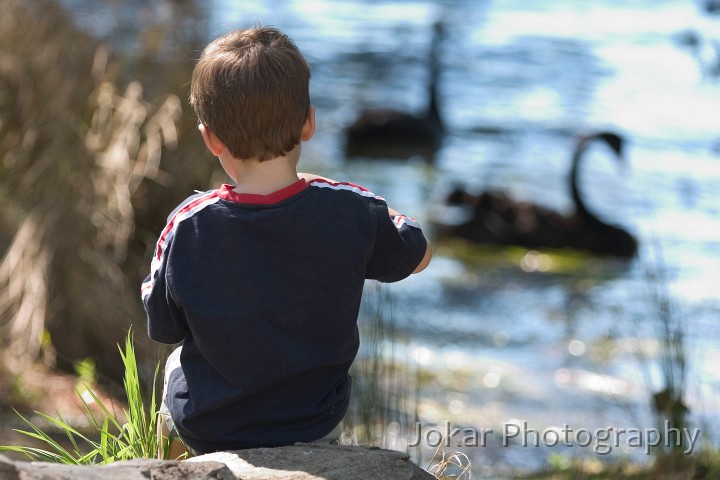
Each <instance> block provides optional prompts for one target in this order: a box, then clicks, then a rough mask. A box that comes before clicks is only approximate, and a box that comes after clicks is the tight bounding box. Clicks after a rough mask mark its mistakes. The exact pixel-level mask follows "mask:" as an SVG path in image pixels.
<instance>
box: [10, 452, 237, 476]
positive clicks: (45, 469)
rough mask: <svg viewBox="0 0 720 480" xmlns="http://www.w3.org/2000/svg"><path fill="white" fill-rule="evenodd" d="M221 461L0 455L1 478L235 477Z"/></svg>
mask: <svg viewBox="0 0 720 480" xmlns="http://www.w3.org/2000/svg"><path fill="white" fill-rule="evenodd" d="M236 478H237V477H235V475H233V473H232V472H231V471H230V469H228V468H227V467H226V466H225V465H223V464H222V463H218V462H193V463H190V462H171V461H162V460H145V459H139V460H130V461H126V462H116V463H112V464H110V465H100V466H85V465H83V466H74V465H62V464H58V463H45V462H18V461H12V460H9V459H7V458H6V457H3V456H2V455H0V480H97V479H102V480H148V479H150V480H181V479H192V480H236Z"/></svg>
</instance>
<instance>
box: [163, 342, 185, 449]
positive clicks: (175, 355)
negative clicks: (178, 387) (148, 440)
mask: <svg viewBox="0 0 720 480" xmlns="http://www.w3.org/2000/svg"><path fill="white" fill-rule="evenodd" d="M181 349H182V347H178V348H176V349H175V350H174V351H173V352H172V353H171V354H170V356H169V357H168V359H167V362H166V363H165V374H164V376H163V378H164V381H163V393H162V401H161V403H160V411H159V412H158V422H157V436H158V452H157V453H158V458H160V459H162V458H169V459H173V460H175V459H177V458H180V457H182V458H187V457H190V456H192V452H191V451H190V450H189V449H188V448H187V447H186V446H185V443H184V442H183V441H182V440H181V439H180V436H179V435H178V433H177V430H176V429H175V424H174V423H173V420H172V417H171V416H170V410H169V409H168V407H167V403H166V400H165V397H166V395H167V386H168V381H169V379H170V372H172V371H173V370H175V369H176V368H180V351H181ZM166 451H167V457H165V452H166Z"/></svg>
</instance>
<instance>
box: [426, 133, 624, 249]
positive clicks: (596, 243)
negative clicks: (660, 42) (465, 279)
mask: <svg viewBox="0 0 720 480" xmlns="http://www.w3.org/2000/svg"><path fill="white" fill-rule="evenodd" d="M594 141H601V142H603V143H605V144H606V145H608V146H609V147H610V148H611V149H612V151H613V152H614V153H615V154H616V157H617V158H618V159H621V158H622V153H623V143H624V141H623V138H622V137H621V136H619V135H618V134H616V133H613V132H598V133H595V134H591V135H585V136H581V137H579V138H578V141H577V144H576V146H575V149H574V152H573V156H572V165H571V169H570V175H569V187H570V193H571V195H572V199H573V202H574V204H575V211H574V213H572V214H570V215H563V214H561V213H558V212H555V211H553V210H550V209H548V208H545V207H542V206H539V205H535V204H532V203H529V202H520V201H516V200H513V199H512V198H510V197H509V196H508V195H507V194H505V193H503V192H483V193H482V194H480V195H472V194H469V193H467V192H465V191H464V190H462V189H460V188H458V189H455V190H454V191H453V192H452V193H451V194H450V195H449V196H448V198H447V203H448V204H454V205H466V206H467V207H469V208H470V210H471V216H470V218H469V219H468V220H467V221H465V222H463V223H460V224H458V225H447V224H442V223H436V224H435V228H436V233H437V235H438V236H440V237H443V236H449V237H461V238H465V239H467V240H470V241H473V242H477V243H485V244H494V245H518V246H523V247H528V248H542V247H545V248H574V249H578V250H585V251H589V252H593V253H597V254H605V255H613V256H617V257H621V258H630V257H633V256H634V255H635V254H636V252H637V248H638V242H637V240H636V239H635V237H633V236H632V235H631V234H630V233H628V232H627V231H626V230H624V229H623V228H621V227H618V226H615V225H610V224H608V223H606V222H604V221H602V220H601V219H600V218H598V217H597V215H595V214H594V213H593V212H592V211H591V210H590V209H588V207H587V205H585V202H584V201H583V199H582V194H581V192H580V187H579V185H578V176H579V170H580V163H581V159H582V158H583V154H584V153H585V151H586V150H587V147H588V145H589V144H590V143H591V142H594Z"/></svg>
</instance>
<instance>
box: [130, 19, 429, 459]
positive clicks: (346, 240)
mask: <svg viewBox="0 0 720 480" xmlns="http://www.w3.org/2000/svg"><path fill="white" fill-rule="evenodd" d="M309 79H310V70H309V68H308V65H307V64H306V62H305V60H304V59H303V57H302V55H301V54H300V52H299V50H298V49H297V47H296V46H295V44H294V43H293V42H292V41H291V40H290V39H289V38H288V37H287V36H285V35H284V34H282V33H281V32H279V31H278V30H276V29H274V28H268V27H261V28H252V29H247V30H236V31H233V32H230V33H228V34H226V35H224V36H222V37H220V38H218V39H217V40H215V41H213V42H212V43H211V44H210V45H208V46H207V47H206V48H205V50H204V51H203V53H202V56H201V58H200V60H199V61H198V64H197V66H196V67H195V70H194V72H193V76H192V86H191V93H190V103H191V104H192V106H193V108H194V109H195V112H196V114H197V116H198V119H199V126H198V128H199V130H200V133H201V134H202V138H203V140H204V141H205V144H206V146H207V148H208V150H210V152H211V153H212V154H213V155H214V156H216V157H218V158H219V159H220V164H221V165H222V167H223V169H224V170H225V172H227V174H228V175H229V176H230V178H231V179H232V180H233V182H234V185H223V186H221V187H220V188H218V189H217V190H211V191H208V192H204V193H198V194H196V195H193V196H191V197H189V198H188V199H186V200H185V201H183V202H182V203H181V204H180V205H179V206H178V207H177V208H176V209H175V210H174V211H173V213H171V215H170V217H169V218H168V222H167V225H166V226H165V228H164V229H163V230H162V233H161V234H160V237H159V239H158V241H157V245H156V248H155V253H154V255H153V259H152V264H151V271H150V275H149V276H148V277H147V279H146V280H145V282H144V283H143V285H142V299H143V303H144V305H145V310H146V312H147V317H148V333H149V335H150V338H152V339H153V340H155V341H158V342H162V343H167V344H175V343H179V342H182V347H180V348H178V349H177V350H176V351H175V352H173V354H172V355H171V356H170V358H169V359H168V362H167V366H166V373H165V381H166V386H165V392H164V397H163V407H162V410H163V411H165V412H166V413H169V414H168V415H165V421H164V424H163V425H162V427H163V430H164V432H165V435H166V436H167V435H169V434H171V436H172V435H179V436H180V438H181V439H182V440H183V441H184V442H185V444H186V445H187V446H188V447H189V448H190V449H191V451H194V452H196V453H205V452H212V451H219V450H237V449H243V448H253V447H273V446H282V445H291V444H293V443H296V442H313V441H318V440H319V439H323V441H328V442H330V441H331V440H334V439H337V438H338V437H339V435H340V433H341V431H342V423H341V422H342V420H343V416H344V415H345V413H346V411H347V408H348V403H349V400H350V390H351V379H350V376H349V375H348V370H349V368H350V365H351V364H352V362H353V360H354V358H355V355H356V353H357V350H358V343H359V339H358V330H357V325H356V322H357V316H358V311H359V307H360V297H361V294H362V290H363V284H364V281H365V279H376V280H379V281H382V282H394V281H397V280H401V279H403V278H405V277H407V276H408V275H410V274H411V273H416V272H420V271H421V270H423V269H424V268H425V267H426V266H427V265H428V263H429V262H430V258H431V249H430V245H429V243H428V242H427V240H426V239H425V237H424V236H423V233H422V231H421V230H420V228H419V225H418V223H417V222H415V221H414V220H412V219H411V218H409V217H405V216H403V215H400V214H399V213H397V212H395V211H394V210H392V209H389V208H388V206H387V205H386V203H385V200H383V199H382V198H381V197H379V196H377V195H375V194H374V193H372V192H370V191H368V190H366V189H365V188H362V187H360V186H357V185H354V184H351V183H342V182H336V181H333V180H329V179H326V178H323V177H319V176H317V175H312V174H306V173H305V174H303V173H300V174H298V173H297V171H296V167H297V164H298V160H299V157H300V143H301V141H307V140H310V138H311V137H312V136H313V133H314V131H315V110H314V108H313V107H312V106H311V105H310V99H309V89H308V86H309ZM173 455H175V454H173Z"/></svg>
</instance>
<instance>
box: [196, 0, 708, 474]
mask: <svg viewBox="0 0 720 480" xmlns="http://www.w3.org/2000/svg"><path fill="white" fill-rule="evenodd" d="M207 5H208V6H207V8H208V9H209V10H208V21H209V25H210V26H209V31H210V34H211V37H214V36H217V35H219V34H221V33H224V32H226V31H228V30H231V29H233V28H238V27H246V26H250V25H252V24H254V23H255V22H256V21H259V22H260V23H262V24H271V25H274V26H277V27H279V28H280V29H282V30H283V31H285V32H286V33H288V34H289V35H290V36H291V37H292V38H294V39H295V41H296V43H297V44H298V46H299V47H300V49H301V50H302V51H303V52H304V53H305V55H306V57H307V59H308V61H309V63H310V64H311V67H312V69H313V80H312V97H313V99H312V100H313V103H314V105H315V106H316V108H317V121H318V125H317V127H318V131H317V133H316V135H315V137H314V138H313V139H312V141H311V142H309V143H307V144H306V145H305V146H304V150H303V152H304V153H303V160H302V166H303V168H304V169H306V170H310V171H316V172H317V173H321V174H325V175H327V176H330V177H333V178H337V179H342V180H344V179H349V180H352V181H354V182H356V183H360V184H363V185H365V186H366V187H368V188H370V189H372V190H374V191H376V193H379V194H381V195H382V196H383V197H385V198H386V199H387V200H388V203H390V204H391V205H392V206H393V207H394V208H396V209H398V210H400V211H403V212H406V213H408V214H410V215H412V216H415V217H416V218H418V219H420V220H421V221H424V222H427V221H429V220H430V219H432V218H433V217H434V216H436V215H438V214H445V212H444V210H443V209H440V208H439V206H440V205H441V203H442V197H443V194H444V193H445V192H447V190H448V189H450V188H451V187H452V186H453V185H454V184H456V183H461V184H463V185H466V186H468V188H472V189H476V190H481V189H485V188H497V189H504V190H506V191H507V192H508V193H509V194H511V195H512V196H513V197H515V198H518V199H524V200H528V201H531V202H535V203H539V204H543V205H546V206H548V207H550V208H553V209H556V210H559V211H564V212H569V211H571V209H572V204H571V200H570V197H569V192H568V189H567V187H566V176H567V172H568V169H569V160H570V154H571V148H572V141H573V136H574V135H576V134H577V133H580V132H584V131H591V130H597V129H601V128H609V129H613V130H617V131H619V132H621V133H622V134H623V135H624V136H625V137H626V138H627V140H628V148H627V155H626V157H627V160H628V162H627V163H628V164H627V165H626V166H625V168H620V169H618V168H617V165H616V164H615V163H614V162H613V161H612V159H611V157H610V156H609V155H608V154H607V152H606V151H604V150H602V149H597V150H593V151H592V152H591V155H590V158H588V159H587V160H588V161H587V162H586V164H585V165H584V169H583V172H582V181H581V184H582V186H583V189H584V191H585V195H586V197H587V202H588V203H589V205H590V206H591V208H592V209H593V210H595V211H597V212H598V214H599V215H600V216H601V217H602V218H604V219H606V220H608V221H610V222H611V223H615V224H619V225H622V226H624V227H626V228H627V229H628V230H630V231H631V232H633V233H634V234H635V235H636V236H637V237H638V239H639V241H640V252H639V255H638V257H637V258H636V259H635V260H633V261H631V262H617V261H609V260H600V259H592V258H589V257H586V258H580V259H578V258H576V257H572V256H563V255H554V254H553V255H549V256H547V257H545V256H542V257H540V256H538V255H539V254H538V253H534V252H531V253H530V254H527V252H524V251H516V250H513V251H507V250H498V251H492V252H488V251H487V250H484V251H480V252H478V251H476V250H474V249H468V248H467V247H464V246H462V245H456V244H452V243H438V244H437V245H436V251H435V258H434V260H433V263H432V264H431V266H430V267H429V268H428V269H427V270H426V272H424V273H423V274H421V275H417V276H413V277H412V278H410V279H409V280H407V281H404V282H401V283H398V284H395V285H391V286H389V287H388V291H389V293H390V295H391V297H392V304H393V312H394V313H393V320H394V322H395V324H396V328H397V332H398V334H397V335H398V336H397V338H396V341H395V343H394V349H393V352H394V355H395V356H396V357H397V358H400V359H401V360H402V361H406V362H408V364H409V365H411V366H413V368H415V367H417V368H420V369H422V370H423V371H425V372H428V373H427V374H426V375H424V376H423V378H424V379H425V380H423V382H422V384H421V385H420V398H419V405H418V413H419V416H420V420H421V421H422V422H423V425H425V426H429V425H433V424H437V425H443V424H444V422H446V421H450V422H452V424H453V425H460V426H463V427H472V428H475V429H489V428H491V429H493V432H494V435H493V434H491V435H489V436H488V438H487V445H486V446H485V447H475V448H466V449H465V450H464V451H465V452H466V453H467V454H468V455H469V456H470V457H471V458H472V459H473V460H474V462H475V465H476V467H477V468H478V472H480V473H482V472H485V471H486V470H485V469H486V468H491V469H492V471H501V470H502V469H503V468H510V467H512V468H528V469H534V468H539V467H541V466H542V465H544V464H545V462H546V461H547V460H548V458H553V456H554V457H555V458H558V457H562V458H571V457H579V456H589V457H590V458H600V459H601V460H612V459H613V458H617V457H622V456H629V457H631V458H633V459H635V460H638V461H643V460H647V459H648V457H646V456H645V454H644V452H643V451H642V448H628V447H627V445H626V443H627V442H625V441H621V442H620V445H619V446H618V447H617V448H614V449H613V451H612V453H610V454H609V455H602V456H600V455H597V454H595V453H594V452H593V451H592V445H590V446H588V447H579V446H578V445H575V446H572V447H564V446H553V447H547V446H542V445H541V446H540V447H537V448H536V447H533V446H528V447H523V446H522V445H519V444H517V442H516V443H513V444H511V445H510V446H509V447H502V446H501V445H500V433H501V432H502V430H503V428H504V426H505V425H507V424H508V423H518V424H519V423H522V422H527V424H528V426H529V427H531V428H535V429H537V430H538V431H540V432H543V431H546V429H555V430H558V429H562V428H563V425H568V426H569V427H570V428H574V429H575V430H578V429H587V430H588V431H591V432H592V431H595V429H598V428H605V427H608V426H614V427H615V428H650V427H653V426H654V423H653V418H652V416H651V410H650V398H651V393H652V392H656V391H658V390H660V389H661V388H662V387H663V384H662V380H661V379H662V375H661V372H662V369H661V363H660V361H659V359H660V355H661V353H662V351H663V348H662V343H661V342H659V341H658V335H659V333H660V332H661V331H662V330H661V329H662V322H661V318H662V315H661V310H660V307H659V305H661V304H662V302H663V301H667V302H668V305H669V306H670V307H671V310H672V315H671V316H670V317H666V318H670V322H671V325H670V326H671V327H673V328H675V327H676V326H677V327H678V328H681V330H682V333H683V340H684V348H685V350H684V352H685V356H686V360H687V365H688V371H687V385H686V392H687V393H686V398H685V402H686V403H687V404H688V407H689V408H690V411H691V426H692V427H696V428H700V429H701V430H702V435H701V436H702V437H704V438H705V440H703V441H707V440H709V442H710V444H712V445H715V446H717V445H718V440H719V439H718V435H717V432H716V431H713V426H714V427H717V426H718V421H717V420H718V418H719V417H718V413H720V400H719V399H720V395H718V394H719V393H720V367H718V365H720V333H718V328H717V326H716V325H717V322H718V321H719V320H720V315H719V314H720V301H719V297H718V291H719V288H720V212H719V209H720V206H719V205H720V203H718V192H720V157H719V156H718V155H717V154H716V153H713V146H714V145H716V144H717V143H718V141H720V122H719V121H718V118H720V117H719V113H718V112H720V82H718V80H717V79H716V80H714V81H713V80H712V79H710V78H706V77H704V76H703V74H702V71H701V69H700V68H699V66H698V63H697V61H696V59H694V58H693V57H692V56H691V55H690V54H689V53H688V51H686V50H683V49H682V48H680V47H679V46H678V44H677V42H676V34H678V33H679V32H682V31H685V30H687V29H696V30H699V31H701V32H708V31H712V30H714V31H717V26H718V22H720V19H718V18H717V17H716V18H715V19H712V18H707V17H703V16H702V14H701V12H700V11H699V9H698V7H697V5H696V3H695V2H689V1H686V0H673V1H669V0H668V1H662V0H652V1H650V0H637V1H632V2H631V1H620V0H617V1H613V2H606V1H599V0H593V1H585V2H574V1H570V0H547V1H543V2H527V1H519V0H505V1H502V2H501V1H475V0H456V1H447V2H444V3H439V2H430V1H422V0H416V1H400V0H398V1H391V0H375V1H365V2H360V1H355V2H353V1H347V2H332V1H330V0H324V1H323V0H313V1H304V0H303V1H299V0H298V1H290V0H255V1H243V2H235V1H230V0H211V1H209V2H207ZM439 17H442V18H443V20H444V21H445V23H446V27H447V32H448V33H447V38H446V39H445V41H444V43H443V45H442V46H441V49H442V60H441V63H442V73H441V84H440V97H441V108H442V113H443V117H444V120H445V122H446V125H447V126H448V136H447V138H446V141H445V143H444V144H443V147H442V149H441V150H440V151H439V152H438V155H437V158H436V161H435V163H434V164H432V165H428V164H426V163H425V162H423V161H419V160H409V161H405V162H397V161H390V160H375V161H367V160H362V159H354V160H349V159H346V158H344V155H343V150H342V147H343V133H342V132H343V127H344V126H345V125H347V124H348V123H349V122H350V121H352V119H353V118H354V115H355V114H356V113H357V111H358V110H359V109H360V108H362V107H368V106H389V107H394V108H398V109H404V110H408V111H421V110H422V109H423V108H424V107H425V105H426V102H427V97H426V84H427V78H428V68H427V57H428V55H427V52H428V49H429V44H430V38H431V28H432V27H431V26H432V23H433V22H434V21H435V20H436V19H437V18H439ZM438 212H440V213H438ZM430 233H431V232H430ZM548 262H549V263H548ZM541 267H542V268H541ZM542 270H547V271H542ZM653 272H654V273H653ZM653 275H655V277H653ZM657 275H659V278H660V280H659V281H656V280H654V279H653V278H656V277H657ZM658 285H659V287H660V289H659V291H658V290H657V289H656V288H657V286H658ZM374 292H375V291H374V290H372V289H371V290H369V292H368V294H369V295H375V294H376V293H374ZM653 292H655V293H653ZM658 292H659V293H658ZM390 430H392V429H388V431H389V433H393V432H390ZM391 436H392V435H388V445H389V446H391V447H398V448H401V449H402V448H403V441H407V439H398V438H395V437H397V435H395V436H394V437H393V438H394V440H392V439H390V437H391ZM393 442H395V443H393ZM696 448H697V447H696ZM425 456H426V455H425Z"/></svg>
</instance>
